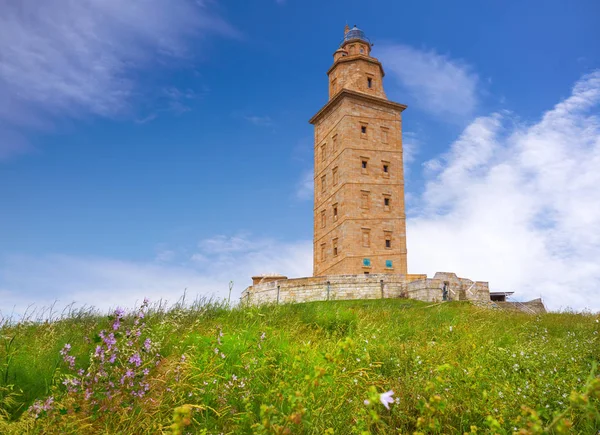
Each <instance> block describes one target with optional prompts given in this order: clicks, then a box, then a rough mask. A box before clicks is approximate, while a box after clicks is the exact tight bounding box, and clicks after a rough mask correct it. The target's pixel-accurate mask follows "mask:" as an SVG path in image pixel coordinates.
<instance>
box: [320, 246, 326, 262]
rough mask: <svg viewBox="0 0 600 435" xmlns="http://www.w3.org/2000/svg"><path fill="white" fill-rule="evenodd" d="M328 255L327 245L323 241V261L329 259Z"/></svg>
mask: <svg viewBox="0 0 600 435" xmlns="http://www.w3.org/2000/svg"><path fill="white" fill-rule="evenodd" d="M326 255H327V250H326V245H325V243H322V244H321V261H325V260H326V259H327V257H326Z"/></svg>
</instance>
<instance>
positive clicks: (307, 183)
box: [296, 169, 315, 201]
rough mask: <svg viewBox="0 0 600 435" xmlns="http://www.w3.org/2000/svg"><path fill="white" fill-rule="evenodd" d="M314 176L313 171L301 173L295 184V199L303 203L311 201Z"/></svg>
mask: <svg viewBox="0 0 600 435" xmlns="http://www.w3.org/2000/svg"><path fill="white" fill-rule="evenodd" d="M314 184H315V183H314V174H313V170H312V169H310V170H307V171H305V172H303V173H302V176H301V177H300V180H299V181H298V183H296V197H297V198H298V199H300V200H303V201H308V200H312V199H313V196H314Z"/></svg>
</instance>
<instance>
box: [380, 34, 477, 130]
mask: <svg viewBox="0 0 600 435" xmlns="http://www.w3.org/2000/svg"><path fill="white" fill-rule="evenodd" d="M377 53H378V56H379V57H380V58H381V60H382V62H383V64H384V65H385V67H386V71H387V72H388V73H389V74H390V76H391V77H393V78H394V79H396V80H397V81H398V83H399V84H400V85H401V86H402V88H403V89H404V90H406V91H408V92H409V94H410V96H411V98H412V99H413V100H414V101H415V103H416V104H417V105H418V106H419V107H420V108H421V109H423V110H425V111H427V112H430V113H432V114H434V115H436V116H438V117H440V118H444V119H449V120H451V121H455V120H463V119H464V118H465V117H468V116H469V115H471V114H472V113H473V112H474V110H475V108H476V106H477V104H478V95H477V86H478V83H479V77H478V76H477V74H476V73H475V72H473V69H472V68H471V66H470V65H468V64H467V63H466V62H463V61H461V60H457V59H452V58H451V57H449V56H446V55H440V54H438V53H436V52H435V51H433V50H418V49H416V48H414V47H410V46H408V45H402V44H388V45H383V46H381V47H378V49H377Z"/></svg>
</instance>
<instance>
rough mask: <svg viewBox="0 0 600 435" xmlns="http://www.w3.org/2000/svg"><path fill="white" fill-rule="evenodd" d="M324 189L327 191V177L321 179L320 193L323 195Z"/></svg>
mask: <svg viewBox="0 0 600 435" xmlns="http://www.w3.org/2000/svg"><path fill="white" fill-rule="evenodd" d="M326 189H327V175H323V176H322V177H321V192H322V193H325V190H326Z"/></svg>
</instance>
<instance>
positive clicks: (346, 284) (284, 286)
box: [241, 272, 490, 305]
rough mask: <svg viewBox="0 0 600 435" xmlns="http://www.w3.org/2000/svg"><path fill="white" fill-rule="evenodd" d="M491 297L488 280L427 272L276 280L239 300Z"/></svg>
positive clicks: (255, 287) (254, 287) (248, 291)
mask: <svg viewBox="0 0 600 435" xmlns="http://www.w3.org/2000/svg"><path fill="white" fill-rule="evenodd" d="M444 285H446V300H488V301H489V300H490V295H489V288H488V283H487V282H474V281H471V280H469V279H465V278H458V277H457V276H456V274H448V273H441V272H439V273H437V274H436V276H435V277H434V278H433V279H430V278H427V275H415V274H408V275H400V274H369V275H329V276H317V277H310V278H295V279H279V280H274V281H270V282H263V283H260V284H256V285H252V286H250V287H248V288H246V289H245V290H244V291H243V292H242V296H241V302H242V303H244V304H251V305H259V304H264V303H289V302H310V301H327V300H352V299H385V298H410V299H417V300H421V301H427V302H438V301H439V302H441V301H442V300H444Z"/></svg>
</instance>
